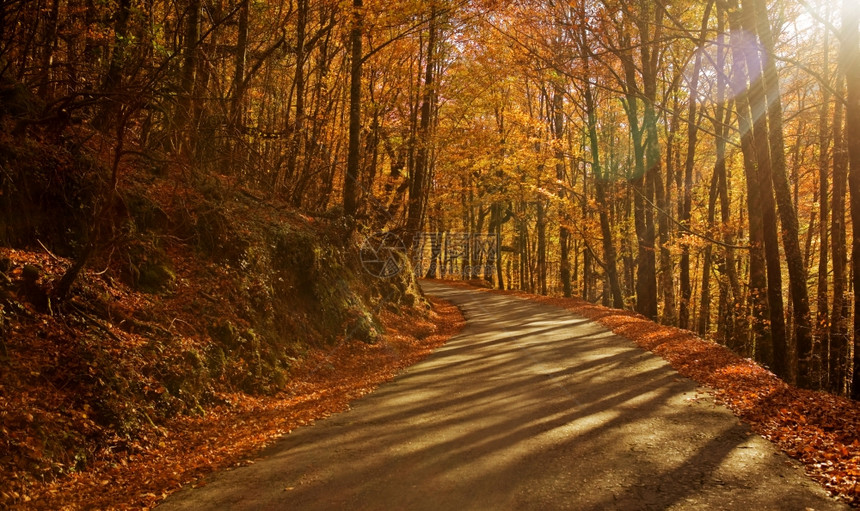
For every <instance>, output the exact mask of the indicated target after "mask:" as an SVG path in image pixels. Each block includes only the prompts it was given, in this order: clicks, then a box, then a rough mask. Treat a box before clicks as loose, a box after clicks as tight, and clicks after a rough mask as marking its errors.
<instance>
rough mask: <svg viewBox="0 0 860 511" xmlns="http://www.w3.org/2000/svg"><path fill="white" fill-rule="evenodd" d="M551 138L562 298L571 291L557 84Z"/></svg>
mask: <svg viewBox="0 0 860 511" xmlns="http://www.w3.org/2000/svg"><path fill="white" fill-rule="evenodd" d="M552 106H553V137H554V138H555V143H556V148H555V177H556V179H558V180H559V181H560V182H561V183H563V185H562V186H559V188H558V198H559V199H560V201H559V204H560V205H561V214H560V215H559V223H560V224H561V225H560V226H559V248H560V252H561V264H560V266H561V270H560V273H561V275H560V276H561V286H562V292H563V293H564V296H566V297H570V296H571V294H572V289H571V285H570V229H569V228H568V226H567V223H568V222H569V221H570V218H569V215H568V214H567V210H568V206H567V201H566V200H565V197H566V193H565V188H564V184H566V183H567V172H565V168H564V146H563V145H562V141H563V140H564V93H563V91H562V90H561V87H560V86H559V85H558V84H555V86H554V87H553V104H552Z"/></svg>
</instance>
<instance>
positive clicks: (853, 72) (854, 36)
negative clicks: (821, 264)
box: [842, 0, 860, 400]
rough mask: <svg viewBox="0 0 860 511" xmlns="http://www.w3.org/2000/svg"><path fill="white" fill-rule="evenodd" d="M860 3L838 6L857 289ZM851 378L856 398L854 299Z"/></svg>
mask: <svg viewBox="0 0 860 511" xmlns="http://www.w3.org/2000/svg"><path fill="white" fill-rule="evenodd" d="M858 25H860V4H858V3H857V2H855V1H853V0H845V2H844V4H843V7H842V30H843V34H842V44H843V47H842V65H843V69H845V84H846V88H847V101H846V104H845V142H846V145H847V146H848V162H849V167H848V169H849V170H848V185H849V187H850V191H851V223H852V233H853V242H852V246H851V266H852V270H853V271H852V279H853V284H854V290H855V293H856V292H857V290H860V26H858ZM853 338H854V350H853V351H854V360H853V375H854V377H853V379H852V382H851V386H850V390H849V394H850V395H851V398H852V399H858V400H860V300H858V299H856V298H855V300H854V335H853Z"/></svg>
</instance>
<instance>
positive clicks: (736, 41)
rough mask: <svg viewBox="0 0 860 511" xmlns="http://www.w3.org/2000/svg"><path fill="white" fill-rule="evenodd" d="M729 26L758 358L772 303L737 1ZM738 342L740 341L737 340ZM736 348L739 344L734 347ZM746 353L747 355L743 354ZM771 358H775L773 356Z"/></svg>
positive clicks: (768, 337)
mask: <svg viewBox="0 0 860 511" xmlns="http://www.w3.org/2000/svg"><path fill="white" fill-rule="evenodd" d="M729 24H730V26H731V48H732V56H733V60H734V69H733V72H732V74H731V79H732V88H733V89H734V90H736V91H739V94H738V97H737V100H736V102H735V106H736V109H737V117H738V127H739V129H740V132H741V152H742V154H743V163H744V171H745V174H746V184H747V212H748V218H749V219H748V222H749V244H750V249H749V301H750V304H751V309H752V320H753V333H754V340H753V349H754V351H755V352H756V354H757V356H759V357H761V355H759V352H761V351H763V350H762V348H763V347H767V348H771V349H770V351H771V353H772V344H771V329H769V328H768V327H767V322H768V320H769V317H770V316H771V315H770V314H769V304H768V297H767V284H768V283H767V268H766V263H765V254H764V219H763V213H762V211H763V207H762V197H761V194H760V193H759V181H760V178H759V173H758V168H757V165H756V155H755V144H754V142H753V131H752V130H753V128H752V119H753V116H752V114H751V112H750V100H749V91H748V84H747V69H746V65H745V64H744V49H743V47H744V44H745V42H744V41H743V39H742V38H741V34H742V33H743V31H742V28H741V23H740V20H739V12H738V8H737V2H733V5H732V6H731V7H730V9H729ZM734 342H737V341H734ZM735 347H737V344H736V345H735ZM744 354H746V353H744ZM771 358H772V357H771Z"/></svg>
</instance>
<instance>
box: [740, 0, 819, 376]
mask: <svg viewBox="0 0 860 511" xmlns="http://www.w3.org/2000/svg"><path fill="white" fill-rule="evenodd" d="M752 2H753V9H754V12H753V13H752V16H753V17H754V19H755V27H756V31H757V32H758V35H759V38H760V39H761V42H762V46H763V49H764V54H763V55H762V57H763V60H764V62H763V67H762V73H763V74H762V78H763V84H762V85H763V87H764V92H765V99H766V104H767V120H768V128H767V129H768V131H767V134H768V143H769V145H770V161H771V170H772V173H771V178H772V180H773V189H774V192H775V196H776V202H777V205H778V206H779V216H780V223H781V226H782V229H781V232H782V245H783V247H784V249H785V259H786V264H787V266H788V281H789V290H790V293H791V304H792V311H793V319H794V327H795V329H794V333H795V335H794V338H795V351H796V353H797V362H798V367H797V384H798V385H799V386H801V387H804V388H810V387H811V386H812V384H813V380H814V378H813V371H812V329H811V325H810V321H811V314H810V311H809V291H808V289H807V287H806V277H807V273H806V268H805V266H804V264H803V254H802V253H801V250H800V243H799V232H800V229H799V227H798V221H797V212H796V211H795V208H794V204H793V202H792V199H791V188H790V186H789V183H788V173H787V171H786V163H785V142H784V140H783V122H782V101H781V99H780V95H779V75H778V74H777V71H776V63H775V59H774V58H773V55H775V51H774V47H775V45H774V41H773V34H772V33H771V28H770V22H769V21H768V17H767V4H766V1H765V0H752ZM780 293H782V291H781V288H780ZM781 299H782V297H781V294H780V300H781ZM776 334H777V332H774V350H775V351H776V353H775V356H776V360H775V365H774V370H775V372H776V373H777V374H780V375H781V376H784V377H787V376H790V375H791V373H793V372H794V371H793V370H792V368H791V367H790V364H791V357H790V353H789V349H788V345H787V343H785V341H784V340H783V341H780V340H779V339H777V338H776ZM780 350H785V353H779V351H780Z"/></svg>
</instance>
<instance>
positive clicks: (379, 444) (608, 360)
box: [158, 282, 849, 511]
mask: <svg viewBox="0 0 860 511" xmlns="http://www.w3.org/2000/svg"><path fill="white" fill-rule="evenodd" d="M422 286H423V287H424V290H425V291H426V292H427V293H429V294H432V295H435V296H439V297H441V298H444V299H447V300H450V301H452V302H454V303H455V304H457V305H458V306H460V308H461V309H462V310H463V312H464V314H465V316H466V318H467V325H466V327H465V328H464V329H463V331H462V332H461V333H460V334H459V335H457V336H456V337H454V338H452V339H451V340H450V341H449V342H448V343H447V344H446V345H445V346H443V347H441V348H439V349H438V350H437V351H436V352H435V353H434V354H432V355H431V356H430V357H428V358H427V359H425V360H424V361H422V362H420V363H418V364H416V365H414V366H412V367H410V368H409V369H408V370H407V371H406V372H404V373H403V374H401V375H400V376H399V377H397V378H396V379H395V380H394V381H392V382H390V383H387V384H385V385H382V386H381V387H380V388H379V389H377V390H376V391H375V392H373V393H371V394H369V395H367V396H365V397H364V398H362V399H359V400H357V401H355V402H354V403H353V404H352V407H351V409H350V410H349V411H346V412H343V413H340V414H337V415H335V416H332V417H330V418H328V419H325V420H321V421H318V422H316V423H315V424H313V425H312V426H309V427H304V428H300V429H298V430H295V431H293V432H292V433H291V434H289V435H286V436H285V437H284V438H283V439H281V440H279V441H278V442H277V443H276V444H274V445H272V446H271V447H269V448H267V449H266V450H265V451H263V452H262V453H261V454H260V455H259V456H257V458H259V459H258V460H257V461H256V463H254V464H253V465H250V466H245V467H241V468H236V469H233V470H229V471H224V472H220V473H217V474H214V475H212V476H210V477H208V478H207V484H206V485H205V486H203V487H200V488H197V489H186V490H184V491H181V492H179V493H177V494H174V495H172V496H171V497H170V498H168V499H167V500H166V501H165V502H164V503H162V505H161V506H159V508H158V509H160V510H171V509H195V510H197V509H218V510H231V509H232V510H244V509H248V510H251V509H253V510H261V509H277V510H433V511H437V510H462V509H481V510H506V509H539V510H552V509H574V510H583V511H590V510H593V511H603V510H612V509H624V510H627V509H630V510H639V509H643V510H650V509H653V510H663V509H703V510H704V509H708V510H711V509H725V510H731V509H739V510H744V511H753V510H755V511H759V510H768V509H773V510H806V509H816V510H824V509H849V508H848V507H847V506H845V505H843V504H841V503H839V502H837V501H836V500H834V499H832V498H830V497H828V496H827V494H826V493H825V491H824V490H823V489H822V488H821V487H820V486H819V485H818V484H816V483H815V482H814V481H812V480H810V479H809V478H807V477H806V476H805V475H804V473H803V470H802V468H801V467H800V465H799V464H798V463H796V462H795V461H793V460H791V459H789V458H788V457H787V456H786V455H784V454H782V453H781V452H779V451H778V450H777V449H776V448H775V447H774V446H773V445H771V444H770V443H769V442H768V441H766V440H764V439H762V438H761V437H759V436H758V435H755V434H752V433H751V432H750V430H749V428H748V427H747V426H746V425H742V424H739V422H738V419H737V418H736V417H735V416H734V415H732V413H731V412H729V411H728V410H727V409H725V408H723V407H720V406H715V405H714V404H713V400H712V399H710V398H709V397H708V396H705V395H702V394H701V390H702V389H700V388H698V387H697V385H696V384H695V383H694V382H692V381H690V380H688V379H686V378H683V377H681V376H680V375H679V374H678V373H677V372H675V371H674V370H673V369H672V368H671V367H669V366H668V364H666V363H665V362H664V361H663V360H662V359H660V358H658V357H657V356H655V355H653V354H651V353H648V352H645V351H643V350H642V349H640V348H638V347H637V346H636V345H634V344H633V343H632V342H630V341H629V340H627V339H625V338H623V337H619V336H617V335H614V334H612V333H611V332H608V331H607V330H606V329H604V328H603V327H601V326H599V325H597V324H595V323H594V322H591V321H588V320H586V319H583V318H581V317H578V316H576V315H574V314H572V313H570V312H568V311H565V310H562V309H559V308H555V307H552V306H549V305H544V304H539V303H535V302H530V301H527V300H524V299H519V298H516V297H511V296H502V295H496V294H491V293H484V292H476V291H471V290H467V289H461V288H451V287H447V286H442V285H439V284H436V283H429V282H426V283H423V284H422Z"/></svg>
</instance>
